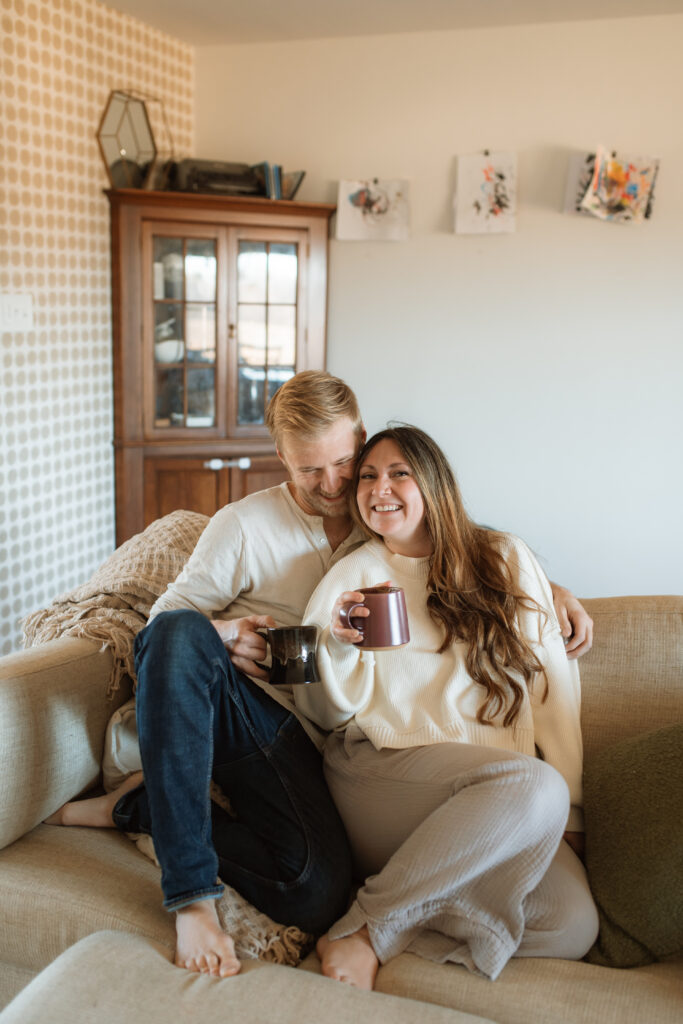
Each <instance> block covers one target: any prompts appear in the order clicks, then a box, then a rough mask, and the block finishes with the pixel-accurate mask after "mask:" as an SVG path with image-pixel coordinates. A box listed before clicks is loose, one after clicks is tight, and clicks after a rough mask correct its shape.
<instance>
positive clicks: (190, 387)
mask: <svg viewBox="0 0 683 1024" xmlns="http://www.w3.org/2000/svg"><path fill="white" fill-rule="evenodd" d="M216 244H217V243H216V239H215V238H188V237H182V236H170V235H157V234H154V235H153V236H152V254H151V255H152V294H153V306H154V310H153V329H154V375H153V376H154V395H153V399H152V402H153V410H154V413H153V416H154V418H153V425H154V428H155V429H161V430H163V429H164V428H176V429H177V428H181V429H183V428H193V427H195V428H196V427H215V426H216V348H217V344H216V341H217V333H216V331H217V315H216V298H217V281H218V261H217V252H216Z"/></svg>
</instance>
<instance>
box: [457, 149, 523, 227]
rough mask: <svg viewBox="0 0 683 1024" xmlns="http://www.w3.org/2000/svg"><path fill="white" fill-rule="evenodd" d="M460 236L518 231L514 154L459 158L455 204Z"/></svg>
mask: <svg viewBox="0 0 683 1024" xmlns="http://www.w3.org/2000/svg"><path fill="white" fill-rule="evenodd" d="M454 208H455V231H456V234H458V235H475V234H476V235H478V234H502V233H506V232H511V231H514V230H515V228H516V213H517V158H516V155H515V154H514V153H505V152H501V153H484V154H477V155H475V156H461V157H458V179H457V186H456V192H455V200H454Z"/></svg>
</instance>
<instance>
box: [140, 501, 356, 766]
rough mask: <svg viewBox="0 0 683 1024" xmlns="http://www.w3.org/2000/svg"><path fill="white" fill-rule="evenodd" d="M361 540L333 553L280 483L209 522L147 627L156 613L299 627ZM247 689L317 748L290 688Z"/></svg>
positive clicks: (318, 524) (316, 519)
mask: <svg viewBox="0 0 683 1024" xmlns="http://www.w3.org/2000/svg"><path fill="white" fill-rule="evenodd" d="M362 541H363V537H362V535H361V532H360V530H359V529H358V528H357V527H354V528H353V530H352V531H351V533H350V534H349V536H348V537H347V538H346V540H344V541H343V542H342V543H341V544H340V545H339V547H338V548H337V549H336V550H335V551H332V548H331V547H330V544H329V541H328V539H327V536H326V534H325V529H324V525H323V519H322V517H321V516H313V515H308V514H307V513H306V512H304V511H303V509H302V508H300V507H299V505H297V503H296V501H295V500H294V498H293V497H292V495H291V494H290V492H289V488H288V486H287V483H282V484H279V485H278V486H277V487H270V488H268V489H267V490H264V491H258V492H256V493H254V494H250V495H247V497H246V498H242V499H241V500H240V501H236V502H234V503H233V504H231V505H226V506H224V508H222V509H220V510H219V511H218V512H217V513H216V514H215V515H214V516H213V517H212V519H211V521H210V522H209V524H208V526H207V527H206V529H205V530H204V532H203V533H202V535H201V537H200V538H199V541H198V543H197V546H196V548H195V549H194V551H193V552H192V554H191V556H190V558H189V559H188V561H187V562H186V564H185V566H184V568H183V570H182V571H181V573H180V575H179V576H178V577H177V579H176V580H175V581H174V582H173V583H171V584H170V585H169V587H168V588H167V590H166V591H165V592H164V593H163V594H162V595H161V597H160V598H159V599H158V600H157V601H156V602H155V604H154V605H153V607H152V609H151V611H150V616H149V618H150V621H151V620H152V619H153V618H154V617H155V616H156V615H158V614H159V613H160V612H164V611H171V610H173V609H176V608H188V609H193V610H194V611H198V612H201V613H202V614H203V615H206V616H208V617H209V618H222V619H228V620H230V619H240V618H243V617H245V616H247V615H271V616H272V617H273V618H274V619H275V622H276V624H277V625H278V626H296V625H299V624H300V623H301V622H302V620H303V615H304V611H305V609H306V604H307V602H308V599H309V598H310V596H311V594H312V593H313V591H314V590H315V588H316V586H317V585H318V583H319V582H320V580H321V579H322V578H323V576H324V575H325V573H326V572H327V570H328V569H329V568H330V567H331V566H333V565H335V564H336V562H338V561H339V559H341V558H343V557H344V555H346V554H348V553H349V551H352V550H353V549H354V548H355V547H358V545H359V544H361V543H362ZM254 682H256V683H258V685H259V686H261V687H262V689H264V690H266V692H267V693H268V694H270V696H271V697H273V698H274V699H275V700H276V701H278V703H280V704H282V705H283V706H285V707H287V708H289V709H290V710H292V711H294V713H295V714H296V715H297V718H298V719H299V721H300V722H301V723H302V725H303V726H304V728H305V729H306V731H307V732H308V734H309V736H311V738H312V739H313V740H314V742H316V744H317V745H318V747H321V746H322V743H323V739H324V738H323V737H321V735H320V733H319V731H318V730H317V729H315V728H314V727H313V726H312V725H311V723H310V722H309V721H308V720H307V719H305V718H304V717H303V715H301V713H300V712H298V711H297V709H296V707H295V705H294V701H293V700H292V695H291V687H282V686H277V687H275V686H270V685H269V684H268V683H264V682H262V681H261V680H259V679H255V680H254Z"/></svg>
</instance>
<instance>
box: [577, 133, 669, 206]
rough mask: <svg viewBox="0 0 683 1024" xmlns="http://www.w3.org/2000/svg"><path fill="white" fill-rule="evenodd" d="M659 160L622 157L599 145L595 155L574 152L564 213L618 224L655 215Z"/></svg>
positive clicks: (644, 157) (654, 158) (643, 157)
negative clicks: (655, 189) (653, 208)
mask: <svg viewBox="0 0 683 1024" xmlns="http://www.w3.org/2000/svg"><path fill="white" fill-rule="evenodd" d="M658 171H659V160H658V159H657V158H656V157H647V156H619V155H618V154H617V153H610V152H609V151H608V150H607V149H606V148H604V147H602V146H599V147H598V149H597V151H596V152H595V153H574V154H572V156H571V157H570V160H569V172H568V176H567V190H566V194H565V205H564V209H565V213H572V212H576V213H581V214H584V215H589V216H592V217H598V218H599V219H600V220H611V221H616V222H618V223H628V222H631V221H633V222H636V223H638V222H640V221H643V220H647V219H648V218H649V217H650V216H651V215H652V207H653V202H654V188H655V182H656V180H657V174H658Z"/></svg>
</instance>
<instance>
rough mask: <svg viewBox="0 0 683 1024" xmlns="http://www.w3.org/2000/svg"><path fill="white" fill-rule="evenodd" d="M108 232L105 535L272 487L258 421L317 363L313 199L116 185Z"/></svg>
mask: <svg viewBox="0 0 683 1024" xmlns="http://www.w3.org/2000/svg"><path fill="white" fill-rule="evenodd" d="M107 196H108V198H109V202H110V207H111V226H112V303H113V330H114V445H115V470H116V534H117V538H116V539H117V544H121V543H122V542H123V541H124V540H127V539H128V538H129V537H131V536H132V535H133V534H134V533H137V532H139V531H140V530H142V529H144V527H145V526H147V525H148V524H149V523H151V522H152V521H153V520H154V519H156V518H158V517H159V516H160V515H164V514H166V513H167V512H170V511H172V510H173V509H174V508H190V509H194V510H196V511H199V512H204V513H205V514H206V515H212V514H213V513H214V512H216V511H217V510H218V509H219V508H220V507H221V506H222V505H224V504H226V503H227V502H229V501H235V500H237V499H238V498H241V497H244V495H245V494H250V493H251V492H252V491H255V490H259V489H261V488H262V487H270V486H272V485H273V484H276V483H279V482H280V481H281V480H284V479H285V478H286V473H285V471H284V467H283V466H282V464H281V462H280V461H279V459H278V458H277V456H276V455H275V451H274V447H273V444H272V441H271V440H270V438H269V436H268V432H267V430H266V427H265V426H264V422H263V414H264V410H265V406H266V404H267V402H268V400H269V398H270V397H272V395H273V394H274V392H275V391H276V390H277V388H278V387H279V385H280V384H281V383H282V382H283V381H284V380H286V379H287V378H288V377H290V376H291V375H292V374H293V373H296V372H298V371H299V370H304V369H322V368H323V367H324V365H325V330H326V307H327V237H328V221H329V218H330V216H331V214H332V213H333V212H334V206H332V205H329V204H326V203H300V202H286V201H273V200H269V199H261V198H251V197H250V198H243V197H230V198H226V197H217V196H210V195H207V196H203V195H194V194H191V195H188V194H184V193H175V192H146V191H143V190H136V189H119V190H110V191H108V192H107Z"/></svg>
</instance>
